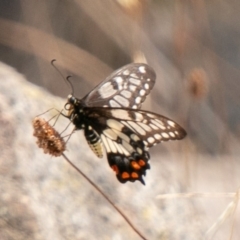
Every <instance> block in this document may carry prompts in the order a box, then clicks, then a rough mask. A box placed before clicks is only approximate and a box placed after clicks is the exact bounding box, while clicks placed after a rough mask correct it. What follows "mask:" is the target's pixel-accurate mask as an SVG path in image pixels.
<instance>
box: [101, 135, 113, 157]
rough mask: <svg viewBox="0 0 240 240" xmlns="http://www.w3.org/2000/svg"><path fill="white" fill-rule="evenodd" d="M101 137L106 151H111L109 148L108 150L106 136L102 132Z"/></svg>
mask: <svg viewBox="0 0 240 240" xmlns="http://www.w3.org/2000/svg"><path fill="white" fill-rule="evenodd" d="M101 139H102V142H103V145H104V147H105V149H106V151H107V152H108V153H109V152H111V150H110V148H109V146H108V142H107V139H106V137H105V136H104V135H103V134H102V135H101Z"/></svg>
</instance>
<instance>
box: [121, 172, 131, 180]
mask: <svg viewBox="0 0 240 240" xmlns="http://www.w3.org/2000/svg"><path fill="white" fill-rule="evenodd" d="M129 177H130V175H129V173H127V172H123V173H122V178H123V179H127V178H129Z"/></svg>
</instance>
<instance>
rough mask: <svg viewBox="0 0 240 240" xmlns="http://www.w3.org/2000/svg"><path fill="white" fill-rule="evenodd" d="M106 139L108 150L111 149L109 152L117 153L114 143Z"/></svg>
mask: <svg viewBox="0 0 240 240" xmlns="http://www.w3.org/2000/svg"><path fill="white" fill-rule="evenodd" d="M106 139H107V142H108V146H109V148H110V149H111V151H112V152H113V153H117V148H116V146H115V144H114V142H113V141H112V140H111V139H109V138H106Z"/></svg>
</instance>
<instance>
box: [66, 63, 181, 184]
mask: <svg viewBox="0 0 240 240" xmlns="http://www.w3.org/2000/svg"><path fill="white" fill-rule="evenodd" d="M155 79H156V74H155V72H154V70H153V69H152V68H151V67H150V66H148V65H147V64H144V63H132V64H129V65H126V66H124V67H122V68H120V69H118V70H116V71H115V72H113V73H112V74H111V75H110V76H109V77H107V78H106V79H105V80H104V81H103V82H101V83H100V84H99V85H98V86H96V87H95V88H94V89H93V90H92V91H91V92H90V93H88V94H87V95H86V96H85V97H84V98H82V99H78V98H76V97H75V96H74V95H73V94H70V95H69V96H68V99H67V103H66V105H65V109H66V110H67V115H66V117H68V118H69V119H70V121H71V122H72V123H73V124H74V126H75V130H83V131H84V135H85V138H86V140H87V142H88V145H89V147H90V148H91V149H92V151H93V152H94V153H95V154H96V156H97V157H99V158H102V157H103V151H104V149H105V151H106V155H107V159H108V163H109V165H110V167H111V168H112V169H113V170H114V172H115V174H116V177H117V179H118V180H119V181H120V182H121V183H125V182H128V181H130V182H134V181H136V180H139V181H140V182H141V183H142V184H145V183H144V180H143V176H145V175H146V170H147V169H150V164H149V159H150V155H149V152H148V150H149V148H150V147H152V146H154V145H156V144H158V143H160V142H163V141H169V140H180V139H182V138H184V137H185V136H186V131H185V130H184V129H183V128H182V127H181V126H180V125H178V124H177V123H176V122H174V121H173V120H171V119H169V118H166V117H164V116H162V115H159V114H156V113H152V112H148V111H143V110H141V103H142V102H144V100H145V99H146V96H147V95H148V94H149V93H150V91H151V89H152V88H153V86H154V84H155Z"/></svg>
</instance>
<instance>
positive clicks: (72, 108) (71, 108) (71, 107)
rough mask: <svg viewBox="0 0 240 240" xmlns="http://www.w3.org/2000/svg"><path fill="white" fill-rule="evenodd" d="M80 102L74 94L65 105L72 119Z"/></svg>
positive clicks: (70, 95) (69, 96)
mask: <svg viewBox="0 0 240 240" xmlns="http://www.w3.org/2000/svg"><path fill="white" fill-rule="evenodd" d="M78 102H79V100H78V99H77V98H76V97H74V96H73V95H72V94H69V95H68V98H67V103H66V104H65V107H64V108H65V110H66V111H67V116H68V117H69V118H70V119H72V117H73V116H74V114H75V112H76V107H77V106H78Z"/></svg>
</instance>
